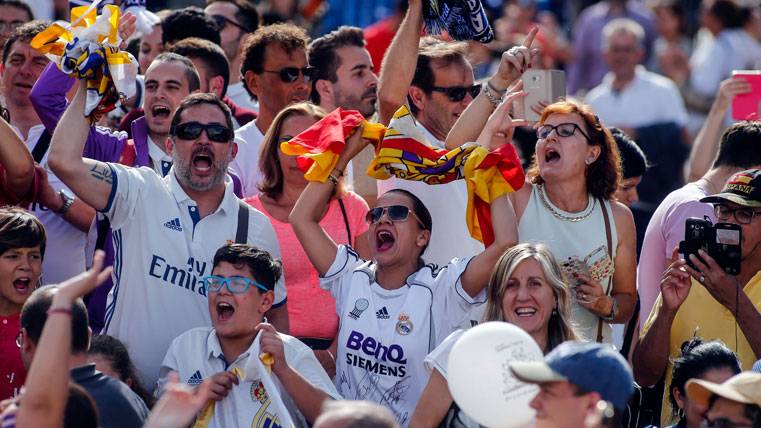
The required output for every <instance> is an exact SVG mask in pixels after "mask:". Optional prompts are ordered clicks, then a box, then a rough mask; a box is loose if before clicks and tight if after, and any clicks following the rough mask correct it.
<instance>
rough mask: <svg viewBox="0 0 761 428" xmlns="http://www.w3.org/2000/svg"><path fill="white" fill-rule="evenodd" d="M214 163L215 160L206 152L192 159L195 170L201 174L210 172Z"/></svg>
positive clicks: (195, 155)
mask: <svg viewBox="0 0 761 428" xmlns="http://www.w3.org/2000/svg"><path fill="white" fill-rule="evenodd" d="M213 162H214V159H212V157H211V154H210V153H208V152H206V151H203V152H200V153H196V154H194V155H193V159H192V163H193V168H194V169H195V170H196V171H199V172H208V171H210V170H211V167H212V165H213Z"/></svg>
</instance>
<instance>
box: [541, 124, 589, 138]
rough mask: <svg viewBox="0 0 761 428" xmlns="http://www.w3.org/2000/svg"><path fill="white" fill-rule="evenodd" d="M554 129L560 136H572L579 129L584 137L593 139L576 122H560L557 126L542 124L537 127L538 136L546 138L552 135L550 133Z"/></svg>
mask: <svg viewBox="0 0 761 428" xmlns="http://www.w3.org/2000/svg"><path fill="white" fill-rule="evenodd" d="M553 130H554V131H555V133H556V134H557V135H558V137H570V136H571V135H573V134H574V133H575V132H576V131H577V130H578V131H579V132H580V133H581V135H583V136H584V138H586V139H587V141H592V140H590V139H589V135H587V134H586V133H585V132H584V131H582V130H581V128H580V127H579V125H577V124H575V123H561V124H558V125H557V126H553V125H542V126H540V127H539V128H537V129H536V137H537V138H539V139H540V140H544V139H545V138H547V137H549V136H550V133H551V132H552V131H553Z"/></svg>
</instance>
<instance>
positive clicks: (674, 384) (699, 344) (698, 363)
mask: <svg viewBox="0 0 761 428" xmlns="http://www.w3.org/2000/svg"><path fill="white" fill-rule="evenodd" d="M720 368H728V369H729V370H731V371H732V374H733V375H736V374H738V373H740V371H741V369H740V361H739V360H738V359H737V355H736V354H735V353H734V352H732V350H731V349H729V348H727V347H726V346H725V345H724V344H723V343H722V342H720V341H718V340H710V341H705V340H704V339H703V338H701V337H699V336H696V337H693V338H692V339H690V340H687V341H685V342H684V343H682V346H681V347H680V353H679V356H678V357H676V358H674V360H673V368H672V370H671V385H669V386H668V390H667V391H668V397H669V403H670V404H671V412H672V413H673V414H674V415H676V414H678V411H679V406H678V405H677V404H676V397H675V396H674V388H676V389H677V390H678V391H679V392H680V393H681V394H682V396H684V395H685V393H686V391H685V385H686V384H687V381H688V380H690V379H693V378H702V377H703V375H704V374H705V373H706V372H708V371H709V370H712V369H720Z"/></svg>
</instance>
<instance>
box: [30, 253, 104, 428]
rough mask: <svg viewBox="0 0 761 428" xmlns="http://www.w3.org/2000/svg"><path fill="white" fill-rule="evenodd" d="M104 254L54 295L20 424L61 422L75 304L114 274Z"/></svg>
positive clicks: (67, 382)
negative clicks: (107, 265) (106, 262)
mask: <svg viewBox="0 0 761 428" xmlns="http://www.w3.org/2000/svg"><path fill="white" fill-rule="evenodd" d="M104 255H105V254H104V253H103V251H98V252H97V253H96V254H95V257H94V258H93V267H92V269H90V270H88V271H87V272H84V273H82V274H80V275H77V276H75V277H74V278H72V279H69V280H68V281H66V282H64V283H62V284H61V285H60V287H59V289H58V290H57V291H56V293H55V296H54V297H53V302H52V303H51V304H50V309H49V310H48V318H47V321H46V322H45V326H44V327H43V329H42V334H41V335H40V340H39V342H38V343H37V352H36V353H35V355H34V359H33V360H32V365H31V367H30V368H29V374H28V375H27V378H26V383H25V384H24V387H25V392H24V396H23V398H22V402H23V405H22V406H20V407H19V412H18V415H17V417H16V426H17V427H19V428H26V427H53V426H61V421H63V418H64V408H65V407H66V399H67V397H68V390H69V355H70V354H71V310H72V306H73V305H74V304H75V303H76V301H77V299H78V298H79V297H80V296H84V295H85V294H87V293H88V292H90V291H91V290H93V289H95V287H97V286H98V284H100V283H102V282H103V281H104V280H105V279H106V278H108V276H109V275H111V268H110V267H109V268H107V269H103V258H104Z"/></svg>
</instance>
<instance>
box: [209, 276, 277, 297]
mask: <svg viewBox="0 0 761 428" xmlns="http://www.w3.org/2000/svg"><path fill="white" fill-rule="evenodd" d="M203 282H204V285H206V289H207V290H208V291H209V293H218V292H219V291H220V290H222V287H224V286H227V290H228V291H229V292H231V293H233V294H243V293H245V292H246V291H248V288H249V287H251V286H252V285H253V286H255V287H256V288H258V289H260V290H262V291H270V290H269V288H267V287H265V286H264V285H262V284H260V283H258V282H256V281H254V280H252V279H248V278H245V277H242V276H231V277H229V278H225V277H224V276H218V275H209V276H205V277H204V278H203Z"/></svg>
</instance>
